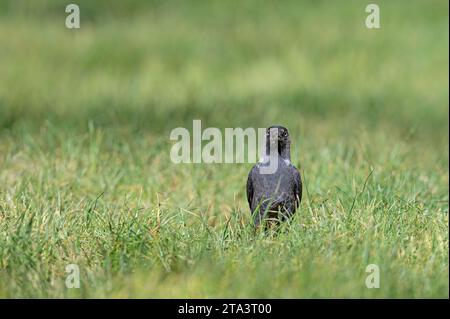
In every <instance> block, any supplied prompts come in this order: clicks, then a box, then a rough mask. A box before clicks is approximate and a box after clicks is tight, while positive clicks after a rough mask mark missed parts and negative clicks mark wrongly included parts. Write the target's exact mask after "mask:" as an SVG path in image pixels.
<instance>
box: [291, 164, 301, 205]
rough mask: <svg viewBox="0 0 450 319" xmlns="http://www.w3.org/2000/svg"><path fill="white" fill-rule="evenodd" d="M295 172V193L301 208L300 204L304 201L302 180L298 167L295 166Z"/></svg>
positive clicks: (297, 203)
mask: <svg viewBox="0 0 450 319" xmlns="http://www.w3.org/2000/svg"><path fill="white" fill-rule="evenodd" d="M293 171H294V192H295V202H296V206H297V208H298V207H299V206H300V202H301V201H302V191H303V189H302V178H301V176H300V172H299V171H298V169H297V168H296V167H294V166H293Z"/></svg>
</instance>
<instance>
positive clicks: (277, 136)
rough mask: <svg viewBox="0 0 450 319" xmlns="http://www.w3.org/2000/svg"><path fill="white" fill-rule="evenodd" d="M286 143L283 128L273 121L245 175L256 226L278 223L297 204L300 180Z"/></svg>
mask: <svg viewBox="0 0 450 319" xmlns="http://www.w3.org/2000/svg"><path fill="white" fill-rule="evenodd" d="M290 146H291V141H290V138H289V132H288V130H287V128H285V127H283V126H279V125H276V126H271V127H269V128H268V129H267V130H266V145H265V152H263V157H262V158H261V160H260V161H259V162H258V163H257V164H256V165H255V166H253V168H252V169H251V170H250V173H249V174H248V179H247V200H248V204H249V206H250V210H251V213H252V214H253V218H254V223H255V226H256V227H258V226H259V225H260V224H261V223H262V222H263V221H274V223H275V224H278V223H279V222H280V221H283V220H286V219H288V218H290V217H291V216H292V215H293V214H294V213H295V211H296V210H297V208H298V207H299V205H300V202H301V200H302V181H301V177H300V172H299V171H298V170H297V168H296V167H295V166H294V165H292V163H291V151H290ZM270 167H272V169H270Z"/></svg>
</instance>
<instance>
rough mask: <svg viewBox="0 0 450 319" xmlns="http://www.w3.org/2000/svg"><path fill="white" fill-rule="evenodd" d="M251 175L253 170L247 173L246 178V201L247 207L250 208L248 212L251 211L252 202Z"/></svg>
mask: <svg viewBox="0 0 450 319" xmlns="http://www.w3.org/2000/svg"><path fill="white" fill-rule="evenodd" d="M252 174H253V168H252V169H251V170H250V173H248V177H247V201H248V206H249V207H250V210H252V200H253V182H252Z"/></svg>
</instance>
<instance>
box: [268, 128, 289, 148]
mask: <svg viewBox="0 0 450 319" xmlns="http://www.w3.org/2000/svg"><path fill="white" fill-rule="evenodd" d="M290 142H291V140H290V138H289V131H288V129H287V128H285V127H284V126H280V125H273V126H271V127H269V128H267V130H266V143H267V145H271V146H272V147H273V146H277V147H278V151H279V152H281V151H282V150H283V149H284V148H285V147H286V146H289V144H290Z"/></svg>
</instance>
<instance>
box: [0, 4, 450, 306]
mask: <svg viewBox="0 0 450 319" xmlns="http://www.w3.org/2000/svg"><path fill="white" fill-rule="evenodd" d="M72 2H75V3H77V4H78V5H79V7H80V10H81V28H80V29H72V30H69V29H67V28H66V27H65V25H64V22H65V18H66V15H67V14H66V13H65V12H64V8H65V5H66V3H64V2H63V1H56V0H55V1H54V0H43V1H21V0H19V1H14V0H2V1H0V297H1V298H231V297H238V298H448V297H449V257H448V251H449V233H448V210H449V202H448V201H449V147H448V146H449V135H448V134H449V133H448V129H449V120H448V116H449V113H448V110H449V94H448V85H449V78H448V69H449V59H448V56H449V51H448V49H449V43H448V38H449V34H448V30H449V27H448V26H449V24H448V23H449V20H448V10H449V8H448V2H447V1H443V0H442V1H440V0H435V1H376V3H377V4H379V6H380V10H381V28H380V29H367V28H366V27H365V19H366V16H367V13H366V12H365V6H366V5H367V3H366V2H364V1H353V0H348V1H342V2H341V1H339V2H338V1H333V2H331V1H283V2H280V1H264V2H261V1H242V2H238V1H208V2H206V1H138V0H132V1H126V2H125V1H118V0H113V1H103V0H101V1H95V2H94V1H88V0H77V1H72ZM194 119H200V120H202V126H204V127H217V128H220V129H223V128H226V127H242V128H247V127H254V128H258V127H267V126H270V125H272V124H282V125H284V126H286V127H288V128H289V130H290V134H291V139H292V161H293V163H294V164H295V165H296V166H297V167H298V168H299V169H300V171H301V174H302V177H303V181H304V192H303V201H302V203H301V206H300V210H299V211H298V212H297V214H296V215H295V217H294V218H293V219H292V220H291V221H290V222H289V223H286V224H285V225H283V229H282V231H280V232H279V233H276V234H275V233H271V232H269V233H264V232H255V231H254V229H253V227H252V222H251V217H250V211H249V208H248V204H247V200H246V197H245V196H246V195H245V183H246V179H247V174H248V171H249V170H250V168H251V167H252V165H253V164H251V163H245V164H209V165H206V164H174V163H172V161H171V160H170V148H171V146H172V142H171V141H170V139H169V134H170V132H171V130H172V129H174V128H176V127H186V128H188V129H191V127H192V121H193V120H194ZM69 264H76V265H78V266H79V269H80V281H81V285H80V288H79V289H69V288H67V287H66V285H65V280H66V277H67V273H66V266H67V265H69ZM369 264H376V265H378V266H379V269H380V287H379V288H378V289H368V288H367V287H366V285H365V280H366V277H367V275H368V273H366V271H365V270H366V267H367V265H369Z"/></svg>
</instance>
